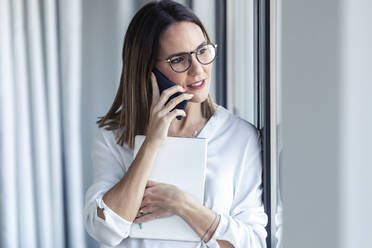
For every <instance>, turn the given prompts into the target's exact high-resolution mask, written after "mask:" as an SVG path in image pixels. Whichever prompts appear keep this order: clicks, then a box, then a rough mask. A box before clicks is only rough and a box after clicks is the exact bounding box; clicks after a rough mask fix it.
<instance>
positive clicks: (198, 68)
mask: <svg viewBox="0 0 372 248" xmlns="http://www.w3.org/2000/svg"><path fill="white" fill-rule="evenodd" d="M201 72H203V65H202V64H200V63H199V61H198V60H197V59H196V54H192V55H191V67H190V69H189V73H190V74H191V75H198V74H200V73H201Z"/></svg>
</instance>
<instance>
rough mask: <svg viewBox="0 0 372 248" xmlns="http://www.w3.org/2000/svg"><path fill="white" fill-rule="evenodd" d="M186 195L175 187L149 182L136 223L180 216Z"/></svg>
mask: <svg viewBox="0 0 372 248" xmlns="http://www.w3.org/2000/svg"><path fill="white" fill-rule="evenodd" d="M185 199H186V194H185V193H184V192H183V191H181V190H180V189H179V188H177V187H176V186H174V185H170V184H165V183H158V182H154V181H148V182H147V184H146V189H145V193H144V195H143V199H142V203H141V207H140V209H139V212H138V214H137V217H136V219H135V220H134V221H133V222H134V223H144V222H146V221H150V220H154V219H158V218H165V217H169V216H172V215H174V214H176V215H177V214H178V213H179V211H180V210H181V207H182V206H183V204H184V202H185Z"/></svg>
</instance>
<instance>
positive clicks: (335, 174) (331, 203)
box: [279, 0, 372, 248]
mask: <svg viewBox="0 0 372 248" xmlns="http://www.w3.org/2000/svg"><path fill="white" fill-rule="evenodd" d="M279 5H280V14H279V18H280V22H281V25H280V27H279V32H280V35H281V39H280V41H279V44H280V45H279V50H280V51H279V54H280V59H279V61H280V62H279V63H280V67H281V71H280V73H279V75H281V76H280V78H279V80H280V82H281V85H282V96H281V98H282V108H283V110H282V117H283V136H282V138H283V143H284V148H283V161H282V164H281V170H282V171H281V175H282V177H281V181H282V186H283V187H282V196H283V203H284V235H283V247H302V248H306V247H366V246H367V244H368V243H367V238H368V226H367V225H368V223H367V220H371V219H372V216H371V211H369V209H372V208H371V206H372V204H371V200H370V198H368V197H367V194H368V193H369V195H371V188H372V182H371V181H368V175H371V172H372V171H371V168H370V165H372V162H371V157H370V156H369V155H368V150H370V146H369V141H370V140H371V138H372V137H371V131H370V130H368V129H369V128H370V127H371V126H372V123H371V122H372V117H371V115H370V114H368V113H370V112H371V111H370V107H369V106H372V100H371V97H368V95H369V94H370V92H371V90H372V80H371V75H370V74H369V73H368V68H369V67H370V64H371V63H370V58H371V57H372V56H371V48H370V47H369V44H371V31H370V30H371V28H370V27H369V25H368V22H369V23H371V22H372V18H371V17H370V15H368V13H367V11H368V10H371V9H372V5H371V3H370V2H367V1H362V0H357V1H355V0H353V1H351V0H345V1H340V0H330V1H319V0H313V1H298V0H296V1H295V0H284V1H279ZM368 165H369V166H368Z"/></svg>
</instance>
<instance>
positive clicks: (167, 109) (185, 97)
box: [161, 93, 194, 114]
mask: <svg viewBox="0 0 372 248" xmlns="http://www.w3.org/2000/svg"><path fill="white" fill-rule="evenodd" d="M193 96H194V95H193V94H186V93H184V94H181V95H179V96H177V97H175V98H173V99H172V100H170V101H169V102H168V103H167V105H165V107H164V108H163V110H162V111H161V112H162V114H167V113H168V112H170V111H172V109H174V108H175V107H176V106H177V105H178V104H179V103H181V102H183V101H185V100H190V99H191V98H193Z"/></svg>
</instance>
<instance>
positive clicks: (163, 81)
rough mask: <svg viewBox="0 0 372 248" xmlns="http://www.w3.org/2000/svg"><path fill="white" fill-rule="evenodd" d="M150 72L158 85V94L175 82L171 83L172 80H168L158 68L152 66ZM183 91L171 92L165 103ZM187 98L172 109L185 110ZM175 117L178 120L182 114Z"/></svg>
mask: <svg viewBox="0 0 372 248" xmlns="http://www.w3.org/2000/svg"><path fill="white" fill-rule="evenodd" d="M152 72H153V73H154V74H155V77H156V81H157V82H158V86H159V91H160V94H161V93H162V92H163V90H166V89H168V88H170V87H172V86H175V85H176V84H175V83H173V82H172V81H170V80H169V79H168V78H167V77H166V76H164V74H163V73H161V72H160V71H159V70H158V69H156V68H155V67H154V68H153V70H152ZM181 94H183V93H181V92H177V93H175V94H173V95H172V96H170V97H169V99H168V101H167V103H168V102H169V101H170V100H172V99H173V98H175V97H177V96H179V95H181ZM187 102H188V101H187V100H184V101H182V102H180V103H179V104H177V106H176V107H175V108H174V109H182V110H185V109H186V105H187ZM177 119H178V120H182V116H180V115H179V116H177Z"/></svg>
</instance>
